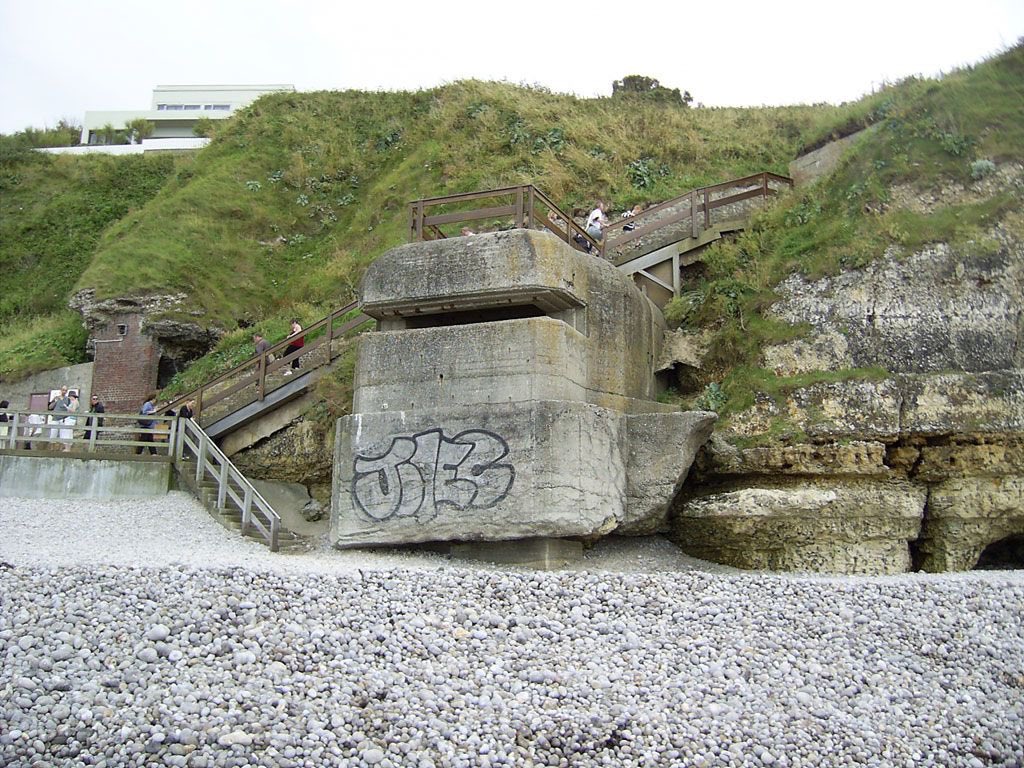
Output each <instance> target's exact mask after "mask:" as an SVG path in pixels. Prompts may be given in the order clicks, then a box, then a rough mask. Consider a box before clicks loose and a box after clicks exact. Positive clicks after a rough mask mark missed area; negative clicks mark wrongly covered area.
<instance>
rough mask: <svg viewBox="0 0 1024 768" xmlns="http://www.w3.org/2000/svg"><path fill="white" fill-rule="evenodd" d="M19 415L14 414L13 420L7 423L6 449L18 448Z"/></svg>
mask: <svg viewBox="0 0 1024 768" xmlns="http://www.w3.org/2000/svg"><path fill="white" fill-rule="evenodd" d="M19 415H20V414H18V413H15V414H14V418H12V419H11V420H10V421H9V422H7V425H8V426H7V437H8V441H7V442H8V445H7V447H8V448H17V447H18V416H19Z"/></svg>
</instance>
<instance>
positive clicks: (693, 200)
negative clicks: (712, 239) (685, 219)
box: [690, 190, 700, 237]
mask: <svg viewBox="0 0 1024 768" xmlns="http://www.w3.org/2000/svg"><path fill="white" fill-rule="evenodd" d="M699 234H700V233H699V232H698V231H697V190H693V191H692V192H691V193H690V237H697V235H699Z"/></svg>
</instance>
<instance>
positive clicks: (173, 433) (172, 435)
mask: <svg viewBox="0 0 1024 768" xmlns="http://www.w3.org/2000/svg"><path fill="white" fill-rule="evenodd" d="M177 439H178V418H177V417H175V418H173V419H171V424H170V429H168V430H167V458H174V455H175V453H176V452H177V450H178V448H177V445H176V442H175V441H176V440H177Z"/></svg>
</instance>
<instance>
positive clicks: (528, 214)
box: [525, 184, 535, 229]
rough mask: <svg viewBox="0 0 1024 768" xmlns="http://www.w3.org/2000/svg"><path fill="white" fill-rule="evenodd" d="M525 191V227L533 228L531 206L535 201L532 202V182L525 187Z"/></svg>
mask: <svg viewBox="0 0 1024 768" xmlns="http://www.w3.org/2000/svg"><path fill="white" fill-rule="evenodd" d="M526 191H527V197H526V222H525V223H526V228H527V229H533V223H534V222H533V206H534V205H535V202H534V199H533V184H530V185H529V186H528V187H527V188H526Z"/></svg>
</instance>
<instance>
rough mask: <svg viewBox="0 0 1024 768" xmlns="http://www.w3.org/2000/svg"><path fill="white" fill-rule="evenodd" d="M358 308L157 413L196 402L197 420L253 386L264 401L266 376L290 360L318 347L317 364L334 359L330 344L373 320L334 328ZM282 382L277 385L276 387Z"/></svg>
mask: <svg viewBox="0 0 1024 768" xmlns="http://www.w3.org/2000/svg"><path fill="white" fill-rule="evenodd" d="M358 308H359V303H358V302H355V301H353V302H352V303H351V304H347V305H345V306H344V307H342V308H341V309H336V310H335V311H334V312H332V313H331V314H329V315H328V316H327V317H325V318H323V319H322V320H319V321H317V322H315V323H313V324H312V325H311V326H309V327H308V328H304V329H303V330H302V331H300V332H299V333H296V334H294V335H292V336H289V337H288V338H286V339H282V340H281V341H279V342H277V343H276V344H273V345H272V346H271V347H270V348H269V349H268V350H267V351H266V352H264V353H263V354H260V355H255V356H254V357H251V358H249V359H248V360H246V361H245V362H244V363H240V364H239V365H236V366H235V367H234V368H232V369H231V370H230V371H226V372H225V373H222V374H221V375H220V376H217V377H216V378H214V379H212V380H210V381H208V382H206V383H205V384H203V385H202V386H200V387H198V388H197V389H194V390H192V391H191V392H188V393H186V394H184V395H180V396H179V397H177V398H175V399H174V400H172V401H171V402H168V403H166V404H165V405H163V406H162V407H161V408H160V409H159V411H160V412H161V413H166V412H167V411H168V410H171V409H175V410H176V409H178V408H180V407H181V406H182V405H183V404H185V403H187V402H189V401H190V400H195V407H194V409H193V410H194V414H193V416H194V418H196V419H198V418H199V416H200V414H201V413H202V412H203V411H204V410H206V409H208V408H210V407H211V406H212V405H215V404H217V403H219V402H221V401H222V400H225V399H227V398H228V397H231V395H233V394H235V393H236V392H239V391H241V390H243V389H246V388H250V390H251V389H252V388H253V387H255V394H256V400H263V399H264V398H265V397H266V395H267V392H268V391H270V387H269V381H268V377H269V376H270V374H271V373H273V372H274V371H278V370H280V369H282V368H285V367H286V366H289V367H290V366H291V364H292V361H293V360H295V359H297V358H299V357H304V358H305V359H306V360H313V359H315V357H316V354H317V350H319V349H321V348H322V349H323V350H325V353H324V354H323V357H324V358H325V359H324V360H322V361H321V362H320V363H319V364H321V365H323V364H326V363H329V362H330V361H331V360H333V359H334V358H335V357H337V356H338V353H336V352H335V350H334V349H333V347H332V342H334V341H335V340H336V339H340V338H341V337H343V336H344V335H345V334H347V333H349V332H350V331H353V330H355V329H356V328H358V327H359V326H361V325H364V324H365V323H368V322H370V321H371V320H372V318H370V317H368V316H367V315H364V314H362V313H361V312H359V313H358V314H356V316H355V317H352V318H351V319H349V320H347V321H344V322H342V323H341V325H340V326H339V327H335V324H336V323H337V322H338V321H340V320H342V319H343V318H344V317H345V316H346V315H348V314H350V313H351V312H356V311H357V310H358ZM300 337H302V338H303V340H304V344H303V346H302V347H301V348H300V349H298V350H297V351H293V352H289V353H287V354H285V350H286V349H287V347H288V345H289V344H290V343H291V342H292V341H294V340H295V339H297V338H300ZM282 383H283V382H278V386H280V385H281V384H282Z"/></svg>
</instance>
